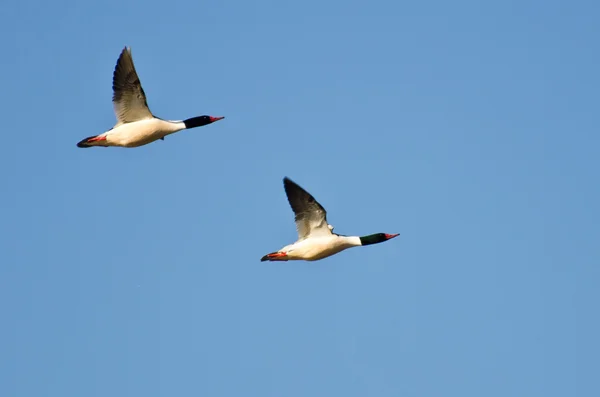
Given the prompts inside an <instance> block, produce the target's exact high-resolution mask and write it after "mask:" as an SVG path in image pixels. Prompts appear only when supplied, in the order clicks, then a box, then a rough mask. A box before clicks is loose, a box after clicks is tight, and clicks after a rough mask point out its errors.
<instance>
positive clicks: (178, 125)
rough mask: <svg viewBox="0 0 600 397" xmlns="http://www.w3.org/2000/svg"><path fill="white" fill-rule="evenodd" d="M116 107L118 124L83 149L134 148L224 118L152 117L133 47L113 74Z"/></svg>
mask: <svg viewBox="0 0 600 397" xmlns="http://www.w3.org/2000/svg"><path fill="white" fill-rule="evenodd" d="M112 101H113V107H114V110H115V115H116V116H117V124H115V126H114V127H113V128H111V129H110V130H108V131H106V132H104V133H102V134H100V135H94V136H91V137H89V138H85V139H84V140H82V141H80V142H79V143H77V146H78V147H80V148H87V147H92V146H104V147H107V146H120V147H127V148H133V147H138V146H142V145H146V144H148V143H151V142H154V141H156V140H158V139H163V140H164V137H165V136H167V135H169V134H173V133H175V132H177V131H181V130H184V129H189V128H195V127H201V126H203V125H207V124H210V123H214V122H215V121H218V120H221V119H223V118H224V117H213V116H199V117H193V118H191V119H187V120H176V121H170V120H162V119H159V118H158V117H155V116H154V115H152V112H150V109H149V108H148V103H147V102H146V94H145V93H144V89H143V88H142V85H141V83H140V79H139V77H138V75H137V72H136V71H135V66H134V65H133V58H132V57H131V48H127V47H125V48H123V51H121V55H120V56H119V59H118V60H117V65H116V66H115V71H114V73H113V99H112Z"/></svg>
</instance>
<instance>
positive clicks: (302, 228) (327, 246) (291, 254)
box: [261, 177, 398, 261]
mask: <svg viewBox="0 0 600 397" xmlns="http://www.w3.org/2000/svg"><path fill="white" fill-rule="evenodd" d="M283 187H284V189H285V193H286V195H287V198H288V201H289V203H290V206H291V207H292V210H293V211H294V214H295V220H296V229H297V231H298V241H296V242H295V243H294V244H290V245H286V246H285V247H283V248H281V249H280V250H279V251H277V252H272V253H270V254H267V255H265V256H263V257H262V258H261V261H289V260H305V261H317V260H319V259H324V258H327V257H329V256H331V255H335V254H337V253H339V252H341V251H343V250H345V249H348V248H352V247H360V246H363V245H369V244H376V243H381V242H383V241H386V240H389V239H392V238H394V237H396V236H398V234H384V233H377V234H373V235H370V236H364V237H357V236H341V235H339V234H335V233H333V226H331V225H330V224H329V223H327V212H326V211H325V208H323V206H321V204H319V203H318V202H317V200H315V198H314V197H313V196H311V195H310V193H308V192H307V191H306V190H304V189H303V188H301V187H300V186H298V185H297V184H296V183H295V182H293V181H292V180H290V179H289V178H287V177H286V178H283Z"/></svg>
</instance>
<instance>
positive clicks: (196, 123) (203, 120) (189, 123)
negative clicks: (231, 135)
mask: <svg viewBox="0 0 600 397" xmlns="http://www.w3.org/2000/svg"><path fill="white" fill-rule="evenodd" d="M224 118H225V117H214V116H198V117H192V118H191V119H187V120H183V123H184V124H185V128H196V127H202V126H203V125H207V124H211V123H214V122H215V121H219V120H222V119H224Z"/></svg>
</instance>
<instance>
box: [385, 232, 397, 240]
mask: <svg viewBox="0 0 600 397" xmlns="http://www.w3.org/2000/svg"><path fill="white" fill-rule="evenodd" d="M399 235H400V233H398V234H387V233H386V235H385V238H386V239H388V240H389V239H391V238H394V237H398V236H399Z"/></svg>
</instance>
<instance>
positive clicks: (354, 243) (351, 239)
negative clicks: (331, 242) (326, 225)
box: [340, 236, 362, 247]
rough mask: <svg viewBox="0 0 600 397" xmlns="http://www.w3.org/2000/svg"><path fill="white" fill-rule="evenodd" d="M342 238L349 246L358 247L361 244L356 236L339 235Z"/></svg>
mask: <svg viewBox="0 0 600 397" xmlns="http://www.w3.org/2000/svg"><path fill="white" fill-rule="evenodd" d="M340 237H342V238H343V239H344V242H345V243H346V244H348V246H350V247H360V246H361V245H362V244H361V242H360V237H358V236H340Z"/></svg>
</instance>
